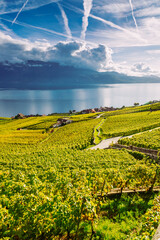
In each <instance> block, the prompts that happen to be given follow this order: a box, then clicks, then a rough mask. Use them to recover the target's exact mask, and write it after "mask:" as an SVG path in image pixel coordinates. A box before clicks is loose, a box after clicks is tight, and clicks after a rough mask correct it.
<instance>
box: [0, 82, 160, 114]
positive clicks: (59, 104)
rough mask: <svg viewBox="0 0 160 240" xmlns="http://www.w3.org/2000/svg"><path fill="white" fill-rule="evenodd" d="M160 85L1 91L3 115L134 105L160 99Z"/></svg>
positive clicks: (0, 98) (0, 110) (0, 101)
mask: <svg viewBox="0 0 160 240" xmlns="http://www.w3.org/2000/svg"><path fill="white" fill-rule="evenodd" d="M159 90H160V84H156V83H155V84H153V83H152V84H149V83H148V84H109V85H104V84H103V85H102V84H100V85H96V86H94V87H92V88H81V89H65V90H1V91H0V116H3V117H11V116H14V115H16V114H17V113H20V112H21V113H23V114H37V113H38V114H50V113H56V112H57V113H62V112H69V110H74V109H75V110H77V111H80V110H83V109H86V108H95V107H100V106H103V107H104V106H106V107H110V106H113V107H122V106H123V105H125V106H131V105H133V104H134V102H138V103H140V104H145V103H147V102H148V101H151V100H159V99H160V94H159V92H160V91H159Z"/></svg>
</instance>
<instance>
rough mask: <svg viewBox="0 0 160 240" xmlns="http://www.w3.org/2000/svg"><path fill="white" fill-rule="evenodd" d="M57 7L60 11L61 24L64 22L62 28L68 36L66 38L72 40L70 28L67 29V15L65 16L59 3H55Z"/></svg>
mask: <svg viewBox="0 0 160 240" xmlns="http://www.w3.org/2000/svg"><path fill="white" fill-rule="evenodd" d="M57 5H58V7H59V9H60V11H61V14H62V18H63V22H64V26H65V30H66V33H67V35H68V38H69V39H71V38H72V33H71V30H70V28H69V24H68V18H67V15H66V13H65V11H64V9H63V8H62V6H61V5H60V4H59V3H57Z"/></svg>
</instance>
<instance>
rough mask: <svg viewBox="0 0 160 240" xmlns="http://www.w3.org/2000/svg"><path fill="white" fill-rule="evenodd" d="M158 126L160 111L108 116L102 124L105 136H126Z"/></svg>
mask: <svg viewBox="0 0 160 240" xmlns="http://www.w3.org/2000/svg"><path fill="white" fill-rule="evenodd" d="M159 126H160V111H155V112H140V113H131V114H122V115H117V116H110V117H108V118H107V119H106V121H105V122H104V124H103V125H102V127H101V129H102V133H103V134H104V135H105V136H106V137H115V136H127V135H131V134H133V133H137V132H143V131H145V130H148V129H152V128H156V127H159Z"/></svg>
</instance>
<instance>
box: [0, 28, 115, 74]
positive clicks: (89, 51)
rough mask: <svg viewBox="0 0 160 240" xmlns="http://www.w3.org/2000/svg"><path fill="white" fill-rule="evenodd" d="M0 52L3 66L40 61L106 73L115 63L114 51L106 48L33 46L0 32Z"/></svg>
mask: <svg viewBox="0 0 160 240" xmlns="http://www.w3.org/2000/svg"><path fill="white" fill-rule="evenodd" d="M0 52H1V55H0V62H5V61H9V62H12V63H15V62H23V61H27V60H41V61H52V62H58V63H59V64H61V65H70V66H76V67H78V68H89V69H94V70H101V69H104V68H105V69H107V67H108V65H109V64H111V62H112V57H111V55H112V50H111V49H110V48H108V47H107V46H104V45H97V46H94V47H93V46H91V45H88V44H86V43H83V42H78V41H68V42H58V43H57V44H51V43H49V42H47V41H42V42H41V41H36V42H30V41H29V40H25V39H14V38H12V37H11V36H9V35H6V34H4V33H2V32H0Z"/></svg>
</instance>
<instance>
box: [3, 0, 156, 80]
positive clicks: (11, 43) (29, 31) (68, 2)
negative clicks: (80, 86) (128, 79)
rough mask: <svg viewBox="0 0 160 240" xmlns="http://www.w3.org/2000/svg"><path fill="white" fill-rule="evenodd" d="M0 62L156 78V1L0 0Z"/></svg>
mask: <svg viewBox="0 0 160 240" xmlns="http://www.w3.org/2000/svg"><path fill="white" fill-rule="evenodd" d="M0 52H1V56H0V61H1V62H3V61H6V60H8V61H11V62H16V61H17V62H21V61H26V60H27V59H33V60H44V61H56V62H59V63H60V64H62V65H67V64H69V65H73V66H76V67H77V66H78V67H88V68H91V69H95V70H98V71H117V72H121V73H125V74H128V75H136V76H141V75H157V76H160V68H159V66H160V1H159V0H141V1H139V0H101V1H100V0H0Z"/></svg>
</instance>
